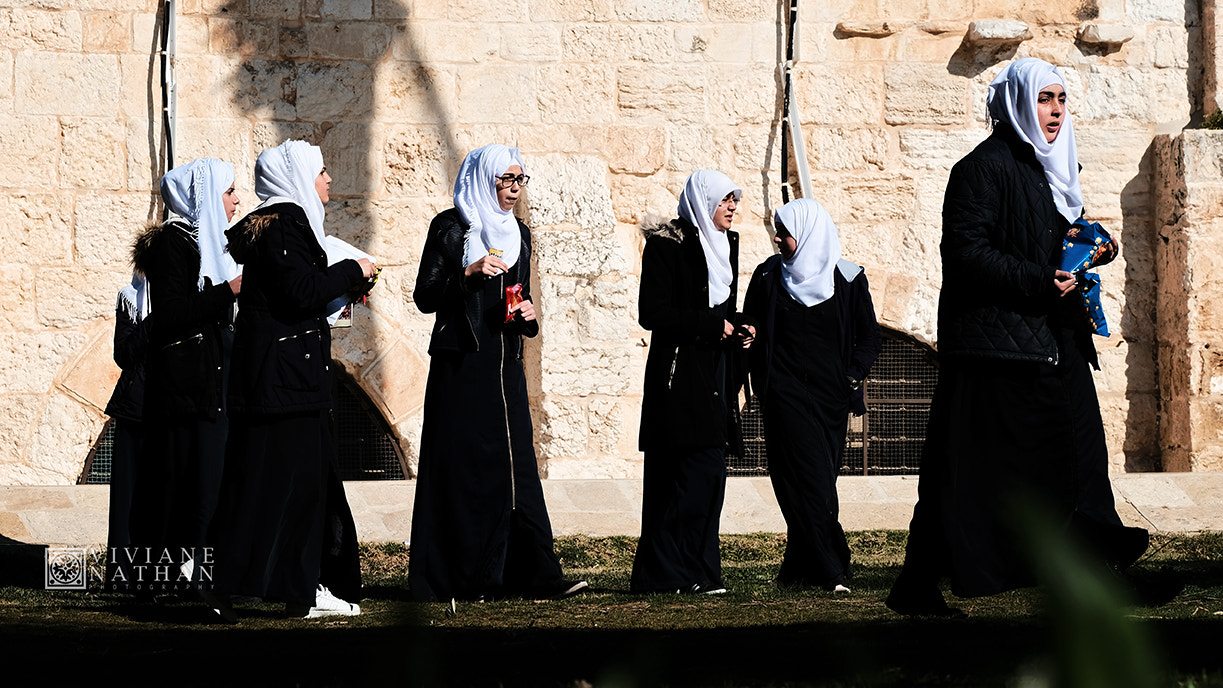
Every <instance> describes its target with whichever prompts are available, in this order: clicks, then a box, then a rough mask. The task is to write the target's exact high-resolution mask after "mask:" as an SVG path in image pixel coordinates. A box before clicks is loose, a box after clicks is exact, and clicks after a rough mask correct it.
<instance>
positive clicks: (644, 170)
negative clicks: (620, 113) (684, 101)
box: [603, 125, 667, 175]
mask: <svg viewBox="0 0 1223 688" xmlns="http://www.w3.org/2000/svg"><path fill="white" fill-rule="evenodd" d="M603 150H604V151H606V153H605V156H606V157H607V160H608V162H607V165H608V167H609V168H611V171H612V172H615V173H617V174H638V175H649V174H654V173H655V172H657V171H658V170H660V169H662V166H663V165H664V164H665V163H666V162H667V132H666V130H665V129H663V128H662V127H633V126H616V125H613V126H609V127H607V129H606V130H605V131H604V135H603Z"/></svg>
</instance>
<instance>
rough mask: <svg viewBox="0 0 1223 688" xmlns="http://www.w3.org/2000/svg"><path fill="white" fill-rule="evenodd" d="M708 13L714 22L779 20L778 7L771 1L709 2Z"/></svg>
mask: <svg viewBox="0 0 1223 688" xmlns="http://www.w3.org/2000/svg"><path fill="white" fill-rule="evenodd" d="M708 12H709V19H710V20H711V21H714V22H727V21H747V22H774V21H776V20H777V5H776V3H774V2H772V1H771V0H709V9H708Z"/></svg>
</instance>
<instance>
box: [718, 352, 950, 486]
mask: <svg viewBox="0 0 1223 688" xmlns="http://www.w3.org/2000/svg"><path fill="white" fill-rule="evenodd" d="M937 381H938V364H937V362H936V360H935V355H934V352H933V351H932V350H931V349H929V348H928V347H925V346H923V345H921V344H918V343H916V342H915V341H913V340H912V339H911V338H910V337H908V336H906V335H903V334H900V333H897V332H892V331H890V330H884V331H883V345H882V348H881V349H880V352H879V358H878V360H876V361H875V365H874V366H873V367H872V368H871V373H870V375H869V376H868V377H867V379H866V380H865V381H864V382H863V391H864V394H865V395H866V410H867V413H866V415H865V416H863V417H861V418H855V417H853V416H850V419H849V432H848V433H847V434H846V438H845V451H844V453H843V454H842V456H841V475H915V474H917V472H918V469H919V467H920V466H921V452H922V445H923V443H924V442H925V439H926V422H927V420H928V419H929V417H930V400H931V398H933V396H934V387H935V384H936V383H937ZM742 417H743V424H742V425H743V438H744V439H743V445H744V451H743V455H742V456H739V455H736V454H728V455H727V457H726V469H727V472H728V473H729V474H731V475H768V473H769V468H768V466H769V462H768V454H767V452H766V451H765V448H764V423H763V419H762V418H761V417H760V404H759V402H758V401H757V400H756V399H755V398H754V397H753V398H752V399H751V400H750V401H748V403H747V404H746V405H745V406H744V409H743V414H742Z"/></svg>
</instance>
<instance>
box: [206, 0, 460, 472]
mask: <svg viewBox="0 0 1223 688" xmlns="http://www.w3.org/2000/svg"><path fill="white" fill-rule="evenodd" d="M411 14H412V10H411V8H410V7H408V6H407V5H406V4H404V3H401V2H396V1H395V0H305V1H304V2H289V3H260V2H254V1H251V2H248V1H247V0H231V1H230V2H229V3H228V4H227V5H225V6H224V7H222V8H221V10H220V12H219V13H218V15H217V16H214V17H210V18H209V21H210V27H211V31H212V34H213V35H212V38H211V50H212V51H214V52H217V53H223V54H228V55H238V56H240V58H238V60H237V61H236V64H231V74H232V77H231V78H232V83H231V84H230V86H229V88H228V91H229V96H230V97H231V98H232V105H233V106H234V108H235V109H236V110H238V112H239V113H240V116H241V117H242V118H244V119H245V120H246V121H248V122H250V123H251V124H250V125H249V131H250V135H251V139H250V140H251V142H252V144H253V146H252V151H251V153H252V156H255V155H258V153H259V152H261V151H263V150H264V149H266V148H269V147H273V146H276V145H279V144H280V143H282V142H283V141H285V140H287V139H302V140H305V141H308V142H310V143H313V144H315V145H318V146H319V147H320V148H321V149H322V152H323V159H324V161H325V163H326V165H327V170H328V172H329V173H330V175H331V176H332V178H333V181H332V186H331V201H330V202H329V203H328V204H327V233H328V234H331V235H335V236H337V237H339V238H341V239H343V240H345V241H348V242H349V243H351V244H353V245H354V246H357V247H359V248H361V249H363V250H366V251H368V252H369V253H371V254H373V255H374V256H376V257H377V258H378V260H379V263H380V264H381V265H383V266H384V267H386V268H388V270H387V271H386V272H385V273H384V275H383V279H382V283H381V284H380V285H379V288H378V289H375V291H374V293H373V294H372V295H371V303H370V309H371V310H367V309H365V308H362V309H360V311H366V312H360V311H359V312H357V313H356V316H357V317H355V318H354V326H353V328H351V329H349V330H337V331H336V333H335V335H336V336H335V337H334V340H333V356H334V357H335V359H336V361H337V363H339V364H341V365H342V366H344V367H345V368H346V369H347V370H348V372H349V373H351V374H352V377H353V379H354V380H356V381H357V383H358V384H359V385H360V386H361V387H362V389H363V390H364V391H365V392H366V394H368V395H369V396H370V398H371V400H372V401H374V403H375V405H376V406H377V407H378V409H379V411H380V412H381V413H382V415H383V416H384V418H385V420H386V421H387V423H388V424H390V425H391V426H392V428H393V430H394V434H395V436H396V439H397V441H398V442H399V443H400V445H401V448H402V449H404V450H405V451H404V453H405V455H409V456H412V455H414V452H412V451H407V450H408V446H407V445H408V444H411V443H412V440H411V437H410V436H411V435H412V434H413V433H412V431H411V430H405V427H404V426H405V425H410V424H404V423H402V421H403V420H405V419H406V418H407V417H409V416H411V415H413V413H412V410H413V409H415V408H417V407H418V406H419V404H420V403H421V400H422V399H423V380H424V373H423V372H422V367H423V368H427V365H428V364H427V361H423V360H422V359H421V357H420V356H419V354H415V353H413V352H412V351H411V347H410V346H406V345H405V344H404V342H403V332H402V326H403V319H402V318H401V317H398V316H399V310H398V309H401V308H403V307H404V304H405V303H406V304H407V306H406V307H407V308H412V306H411V301H410V294H411V289H412V283H413V281H414V277H415V272H416V262H417V256H418V253H419V250H420V246H415V245H413V246H408V245H406V244H408V243H414V242H415V241H416V239H415V237H417V236H418V235H419V236H423V233H420V232H416V231H412V232H407V233H406V234H405V233H401V232H397V231H392V230H391V229H388V228H398V227H400V226H401V225H402V224H404V223H407V222H414V223H424V222H427V221H428V219H427V218H421V217H416V216H415V215H416V213H412V212H410V211H411V210H412V207H411V206H410V205H409V203H410V201H409V200H408V199H409V198H412V197H430V196H436V195H437V194H438V191H439V189H435V188H430V187H431V186H438V185H439V184H440V185H445V184H447V182H448V179H447V174H446V171H445V169H444V167H445V165H447V164H449V161H454V160H455V159H456V158H457V156H458V153H457V152H456V151H455V150H454V145H455V140H456V136H455V134H454V132H453V131H452V129H451V127H450V124H449V122H448V118H449V113H448V112H447V111H446V108H445V107H444V105H443V104H442V103H441V101H440V100H439V98H438V90H437V88H438V87H437V84H435V83H434V81H433V78H434V76H435V75H434V74H433V73H432V72H431V71H430V70H429V69H428V68H427V67H426V65H425V64H424V61H423V59H422V58H421V54H422V53H421V51H420V50H419V48H418V46H417V45H416V43H415V40H414V37H413V33H412V31H411V30H410V29H411V27H410V25H409V23H410V21H411V20H410V19H408V17H410V16H411ZM218 24H219V25H220V31H221V32H222V33H221V34H220V35H218ZM380 72H382V73H380ZM380 100H381V102H380ZM408 112H410V113H411V114H410V115H407V114H405V113H408ZM405 141H406V142H407V143H405ZM421 141H432V145H431V146H430V145H424V144H420V143H419V142H421ZM414 144H415V145H414ZM439 161H441V162H439ZM251 163H252V164H253V157H252V160H251ZM426 168H427V169H426ZM239 178H240V179H241V178H242V175H241V173H240V174H239ZM401 198H403V199H404V200H402V201H401V200H400V199H401ZM257 202H258V201H257V199H255V198H254V197H253V195H252V197H251V203H250V205H249V206H248V207H247V208H246V209H247V210H249V209H250V208H251V207H253V206H254V205H255V204H256V203H257ZM422 227H423V225H422ZM380 234H381V236H379V235H380ZM405 237H408V238H411V242H409V241H407V240H405ZM400 294H403V295H404V296H403V298H402V299H401V298H400V297H399V295H400ZM397 423H398V425H397ZM413 463H414V461H413Z"/></svg>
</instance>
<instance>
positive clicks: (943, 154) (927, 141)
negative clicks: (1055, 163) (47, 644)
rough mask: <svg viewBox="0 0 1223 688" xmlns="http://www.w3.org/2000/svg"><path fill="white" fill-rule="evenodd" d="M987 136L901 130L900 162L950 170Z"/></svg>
mask: <svg viewBox="0 0 1223 688" xmlns="http://www.w3.org/2000/svg"><path fill="white" fill-rule="evenodd" d="M1076 133H1077V132H1076ZM987 136H989V132H988V131H981V130H978V129H969V130H966V131H958V130H948V129H902V130H901V131H900V154H901V161H902V162H903V163H904V165H905V166H906V167H914V168H918V169H927V170H946V171H950V170H951V167H952V166H953V165H955V164H956V163H957V162H959V161H960V159H961V158H963V157H964V156H965V155H968V154H969V153H971V152H972V149H973V148H976V147H977V144H979V143H981V141H983V140H985V138H986V137H987ZM1080 150H1081V147H1080ZM944 185H945V184H944Z"/></svg>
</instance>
